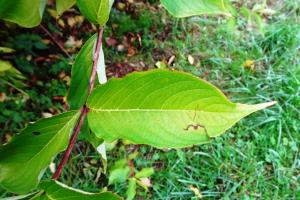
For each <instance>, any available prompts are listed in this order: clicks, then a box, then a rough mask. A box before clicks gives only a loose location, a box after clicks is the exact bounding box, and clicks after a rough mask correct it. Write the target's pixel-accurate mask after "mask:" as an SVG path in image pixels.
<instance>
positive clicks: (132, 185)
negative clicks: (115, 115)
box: [126, 178, 136, 200]
mask: <svg viewBox="0 0 300 200" xmlns="http://www.w3.org/2000/svg"><path fill="white" fill-rule="evenodd" d="M126 195H127V198H126V200H133V199H134V197H135V195H136V179H135V178H130V179H129V182H128V188H127V191H126Z"/></svg>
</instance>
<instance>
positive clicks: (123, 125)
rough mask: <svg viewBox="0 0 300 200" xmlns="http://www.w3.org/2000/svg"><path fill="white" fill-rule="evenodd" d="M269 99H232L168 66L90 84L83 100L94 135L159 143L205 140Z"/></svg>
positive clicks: (175, 144) (163, 145)
mask: <svg viewBox="0 0 300 200" xmlns="http://www.w3.org/2000/svg"><path fill="white" fill-rule="evenodd" d="M273 104H274V102H270V103H264V104H258V105H244V104H236V103H232V102H230V101H229V100H228V99H227V98H226V97H225V96H224V94H222V92H221V91H220V90H218V89H217V88H216V87H214V86H213V85H211V84H209V83H208V82H206V81H204V80H201V79H199V78H197V77H194V76H192V75H189V74H186V73H182V72H172V71H168V70H153V71H148V72H142V73H132V74H130V75H128V76H126V77H125V78H123V79H111V80H110V81H108V83H106V84H105V85H101V86H99V87H97V88H96V89H94V91H93V93H92V95H91V96H90V98H89V99H88V102H87V106H88V107H89V109H90V112H89V113H88V122H89V125H90V128H91V130H92V131H93V132H95V134H96V135H97V136H98V137H101V138H103V139H104V140H107V141H113V140H116V139H119V138H120V139H127V140H130V141H132V142H134V143H137V144H149V145H153V146H156V147H160V148H171V147H187V146H191V145H195V144H202V143H207V142H209V140H210V139H211V138H214V137H217V136H219V135H221V134H222V133H224V132H225V131H226V130H227V129H229V128H230V127H232V126H233V125H234V124H235V123H236V122H237V121H239V120H240V119H242V118H243V117H245V116H247V115H249V114H251V113H253V112H255V111H257V110H260V109H263V108H266V107H268V106H271V105H273Z"/></svg>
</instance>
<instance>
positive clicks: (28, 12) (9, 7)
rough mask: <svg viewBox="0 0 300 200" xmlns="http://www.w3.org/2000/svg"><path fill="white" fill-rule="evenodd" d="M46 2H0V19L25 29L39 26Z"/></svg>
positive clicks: (0, 0) (43, 0)
mask: <svg viewBox="0 0 300 200" xmlns="http://www.w3.org/2000/svg"><path fill="white" fill-rule="evenodd" d="M46 3H47V0H0V19H4V20H7V21H10V22H13V23H17V24H19V25H20V26H23V27H26V28H32V27H34V26H37V25H39V24H40V22H41V20H42V16H43V13H44V9H45V6H46Z"/></svg>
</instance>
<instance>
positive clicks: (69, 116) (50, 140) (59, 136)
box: [0, 111, 80, 194]
mask: <svg viewBox="0 0 300 200" xmlns="http://www.w3.org/2000/svg"><path fill="white" fill-rule="evenodd" d="M79 115H80V113H79V112H77V111H71V112H66V113H63V114H60V115H57V116H54V117H52V118H47V119H42V120H40V121H38V122H36V123H34V124H30V125H29V126H28V127H27V128H25V129H24V130H23V131H22V132H21V133H20V135H18V136H16V138H14V139H13V141H12V142H10V143H9V144H7V145H4V146H2V147H1V148H0V186H2V187H3V188H5V189H6V190H8V191H10V192H13V193H18V194H25V193H26V192H29V191H31V190H32V189H34V188H36V186H37V185H38V183H39V180H40V179H41V177H42V175H43V173H44V171H45V169H46V168H47V167H48V165H49V164H50V163H51V161H52V160H53V158H54V157H55V156H56V155H57V154H58V153H59V152H61V151H63V150H64V149H65V148H66V146H67V144H68V141H69V137H70V135H71V133H72V130H73V128H74V126H75V124H76V122H77V120H78V117H79Z"/></svg>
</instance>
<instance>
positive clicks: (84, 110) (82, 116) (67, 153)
mask: <svg viewBox="0 0 300 200" xmlns="http://www.w3.org/2000/svg"><path fill="white" fill-rule="evenodd" d="M103 30H104V28H103V27H100V28H99V31H98V37H97V43H96V50H95V52H94V57H93V58H94V59H93V69H92V73H91V77H90V84H89V88H88V95H87V99H88V97H89V96H90V95H91V93H92V90H93V88H94V82H95V77H96V74H97V61H98V59H99V55H100V51H101V45H102V37H103ZM87 99H86V100H85V103H84V105H83V107H82V108H81V114H80V118H79V121H78V123H77V125H76V126H75V128H74V130H73V134H72V136H71V138H70V141H69V144H68V147H67V149H66V151H65V153H64V155H63V158H62V159H61V161H60V163H59V165H58V167H57V170H56V171H55V173H54V175H53V176H52V179H53V180H57V179H58V178H59V177H60V175H61V172H62V170H63V168H64V166H65V165H66V164H67V162H68V160H69V158H70V155H71V152H72V149H73V147H74V145H75V142H76V139H77V136H78V134H79V133H80V129H81V127H82V124H83V122H84V119H85V117H86V115H87V113H88V112H89V109H88V107H87V106H86V101H87Z"/></svg>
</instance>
